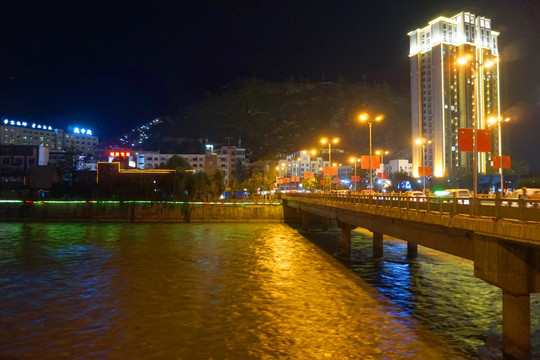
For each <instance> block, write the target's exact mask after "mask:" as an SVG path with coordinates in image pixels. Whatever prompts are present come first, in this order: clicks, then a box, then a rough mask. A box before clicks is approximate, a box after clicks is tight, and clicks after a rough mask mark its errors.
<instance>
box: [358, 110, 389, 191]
mask: <svg viewBox="0 0 540 360" xmlns="http://www.w3.org/2000/svg"><path fill="white" fill-rule="evenodd" d="M382 119H383V115H378V116H377V117H375V118H373V117H371V116H369V114H361V115H360V116H358V120H360V122H364V121H365V122H367V123H368V125H369V191H370V193H372V192H373V171H372V166H371V156H372V154H373V143H372V137H371V128H372V127H373V122H377V121H381V120H382Z"/></svg>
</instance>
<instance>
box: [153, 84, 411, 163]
mask: <svg viewBox="0 0 540 360" xmlns="http://www.w3.org/2000/svg"><path fill="white" fill-rule="evenodd" d="M361 111H362V112H368V113H373V114H384V117H385V118H384V120H383V121H382V122H381V123H376V124H374V125H373V149H374V150H375V149H384V150H390V151H391V154H393V155H394V156H396V155H398V154H399V155H401V156H410V141H411V135H410V134H411V131H410V126H411V125H410V104H409V99H408V98H406V97H403V96H400V95H398V94H397V93H396V92H395V91H393V90H392V89H391V88H389V87H387V86H376V87H372V86H368V85H365V84H347V83H308V82H286V83H265V82H262V81H259V80H256V79H251V80H243V81H238V82H236V83H234V84H231V85H229V86H227V87H225V88H224V89H223V90H222V91H221V92H220V93H218V94H213V95H211V96H208V97H207V98H206V99H204V100H202V101H199V102H197V103H195V104H193V105H191V106H189V107H187V108H186V109H184V111H183V112H182V113H180V114H178V115H177V116H175V117H174V118H165V119H163V120H164V121H163V122H161V123H160V124H159V125H158V126H156V127H155V129H154V130H153V131H151V134H150V136H149V139H148V141H147V142H146V144H145V146H144V147H146V148H154V149H155V148H160V149H162V151H163V152H186V151H195V150H196V149H195V148H197V147H199V148H200V147H201V146H200V145H201V143H203V142H204V140H205V139H207V140H208V142H209V143H212V144H214V145H217V146H219V145H226V144H227V143H228V142H229V143H230V144H231V145H238V142H239V140H241V145H242V147H245V148H246V150H247V151H248V157H249V159H250V160H251V161H255V160H259V159H263V158H276V157H277V156H281V155H283V154H289V153H292V152H294V151H296V150H301V149H312V148H315V147H319V148H320V147H322V146H319V139H320V138H321V137H322V136H339V137H340V138H341V142H340V144H339V145H338V146H336V149H337V148H339V149H343V150H345V154H344V155H343V156H345V155H349V154H356V155H359V154H367V153H368V151H369V130H368V125H367V124H361V123H359V122H358V114H359V113H360V112H361ZM194 140H197V141H195V142H194ZM336 156H337V152H336ZM391 157H392V155H390V158H391ZM336 160H337V161H345V159H343V160H341V159H339V158H336Z"/></svg>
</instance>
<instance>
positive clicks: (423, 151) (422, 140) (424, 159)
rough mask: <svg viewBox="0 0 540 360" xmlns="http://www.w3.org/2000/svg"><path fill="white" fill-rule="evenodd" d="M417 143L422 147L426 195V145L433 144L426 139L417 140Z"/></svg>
mask: <svg viewBox="0 0 540 360" xmlns="http://www.w3.org/2000/svg"><path fill="white" fill-rule="evenodd" d="M416 143H417V144H418V145H420V146H422V172H423V174H424V180H423V188H424V195H425V194H426V156H425V151H426V144H431V140H426V139H424V138H420V139H416Z"/></svg>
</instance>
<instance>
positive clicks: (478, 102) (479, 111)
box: [457, 48, 494, 198]
mask: <svg viewBox="0 0 540 360" xmlns="http://www.w3.org/2000/svg"><path fill="white" fill-rule="evenodd" d="M475 51H476V59H481V57H480V56H479V54H478V48H477V49H476V50H475ZM471 58H472V55H470V54H469V55H468V56H466V57H460V58H458V59H457V63H458V64H459V65H466V64H468V63H469V60H470V59H471ZM493 65H494V62H493V61H491V60H487V61H485V62H481V60H480V61H479V60H474V61H472V66H471V79H473V81H474V83H473V84H474V116H473V121H472V133H473V159H472V160H473V161H472V166H473V193H474V197H475V198H476V197H477V195H478V164H477V162H478V151H477V147H476V141H477V136H478V133H477V131H476V130H477V128H478V122H479V121H481V116H482V115H483V112H484V97H483V96H481V91H480V84H479V82H480V81H482V77H483V74H482V73H481V71H482V69H484V68H489V67H491V66H493ZM479 72H480V74H479Z"/></svg>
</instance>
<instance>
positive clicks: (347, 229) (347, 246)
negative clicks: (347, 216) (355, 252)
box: [339, 223, 354, 258]
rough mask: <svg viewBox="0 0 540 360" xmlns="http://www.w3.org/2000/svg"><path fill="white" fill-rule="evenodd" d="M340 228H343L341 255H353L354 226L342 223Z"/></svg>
mask: <svg viewBox="0 0 540 360" xmlns="http://www.w3.org/2000/svg"><path fill="white" fill-rule="evenodd" d="M339 228H340V229H341V255H343V256H344V257H348V258H349V257H351V230H352V229H354V226H352V225H349V224H345V223H340V224H339Z"/></svg>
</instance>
